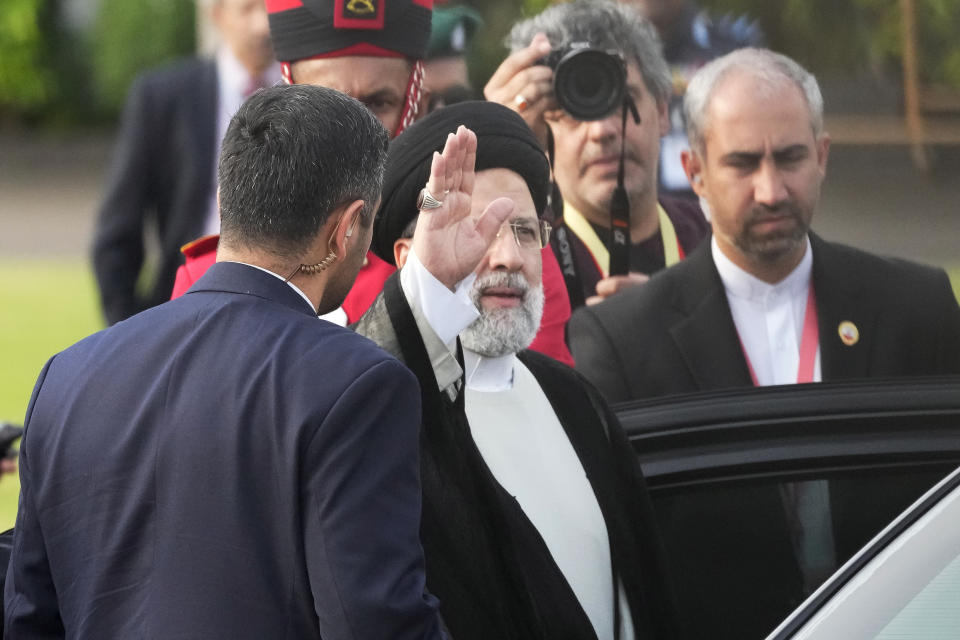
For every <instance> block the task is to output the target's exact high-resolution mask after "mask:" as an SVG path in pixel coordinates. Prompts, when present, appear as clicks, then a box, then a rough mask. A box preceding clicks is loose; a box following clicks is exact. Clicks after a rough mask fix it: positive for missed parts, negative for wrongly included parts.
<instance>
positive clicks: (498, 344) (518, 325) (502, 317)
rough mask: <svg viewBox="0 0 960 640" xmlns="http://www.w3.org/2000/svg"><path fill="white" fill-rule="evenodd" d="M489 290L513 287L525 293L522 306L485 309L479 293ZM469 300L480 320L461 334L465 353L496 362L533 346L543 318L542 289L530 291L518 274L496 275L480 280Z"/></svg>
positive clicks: (475, 282) (531, 288) (499, 273)
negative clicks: (477, 311) (467, 350)
mask: <svg viewBox="0 0 960 640" xmlns="http://www.w3.org/2000/svg"><path fill="white" fill-rule="evenodd" d="M488 287H511V288H514V289H519V290H521V291H523V299H522V301H521V303H520V306H517V307H508V308H502V309H484V308H483V306H482V305H481V303H480V293H481V291H483V290H484V289H486V288H488ZM470 298H471V299H472V300H473V303H474V304H475V305H477V309H479V310H480V317H479V318H477V319H476V320H474V321H473V324H471V325H470V326H469V327H467V328H466V329H464V330H463V331H462V332H461V333H460V341H461V343H462V344H463V347H464V349H469V350H470V351H473V352H475V353H478V354H480V355H482V356H487V357H489V358H495V357H498V356H504V355H507V354H508V353H516V352H518V351H522V350H523V349H526V348H527V347H529V346H530V343H531V342H533V339H534V337H535V336H536V335H537V331H539V330H540V319H541V318H542V317H543V299H544V297H543V285H542V284H537V286H535V287H531V286H530V285H529V284H527V281H526V279H525V278H524V277H523V274H521V273H519V272H512V273H507V272H496V273H491V274H488V275H486V276H483V277H478V278H477V279H476V281H474V283H473V287H471V289H470Z"/></svg>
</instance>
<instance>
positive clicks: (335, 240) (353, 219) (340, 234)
mask: <svg viewBox="0 0 960 640" xmlns="http://www.w3.org/2000/svg"><path fill="white" fill-rule="evenodd" d="M364 204H365V203H364V201H363V200H354V201H353V202H350V203H349V204H345V205H343V206H342V207H340V208H339V209H336V210H334V211H333V213H332V214H331V216H330V217H331V218H335V219H336V220H337V222H336V224H335V226H334V227H333V231H332V232H331V234H330V241H329V245H330V250H331V251H335V252H336V254H337V258H339V259H341V260H342V259H343V257H344V256H346V255H347V245H348V244H349V242H350V238H351V237H352V236H353V235H354V234H355V233H356V231H357V227H359V226H360V218H361V216H362V215H363V205H364Z"/></svg>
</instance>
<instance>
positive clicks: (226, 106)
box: [92, 0, 280, 324]
mask: <svg viewBox="0 0 960 640" xmlns="http://www.w3.org/2000/svg"><path fill="white" fill-rule="evenodd" d="M208 4H209V5H210V6H209V10H210V17H211V20H212V22H213V24H214V25H216V27H217V31H218V33H219V35H220V36H221V39H222V41H223V42H222V46H221V47H220V49H219V50H218V52H217V55H216V56H215V57H214V58H211V59H207V58H195V59H191V60H187V61H184V62H180V63H178V64H175V65H173V66H170V67H167V68H165V69H161V70H158V71H155V72H152V73H148V74H146V75H144V76H142V77H141V78H139V79H138V80H137V81H136V83H135V84H134V85H133V87H132V88H131V90H130V95H129V97H128V99H127V104H126V106H125V108H124V112H123V118H122V122H121V126H120V131H119V133H118V143H117V148H116V151H115V152H114V158H113V166H112V168H111V171H110V177H109V179H108V182H107V186H106V188H105V191H104V198H103V202H102V204H101V206H100V211H99V217H98V220H97V225H96V230H95V237H94V244H93V251H92V254H93V266H94V272H95V274H96V277H97V284H98V286H99V288H100V298H101V305H102V308H103V313H104V316H105V318H106V320H107V322H108V323H109V324H113V323H115V322H119V321H120V320H123V319H125V318H128V317H129V316H132V315H133V314H135V313H137V312H139V311H142V310H143V309H146V308H148V307H152V306H154V305H157V304H160V303H161V302H164V301H165V300H167V299H168V298H169V297H170V291H171V289H172V287H173V279H174V274H175V273H176V270H177V266H178V265H179V263H180V247H181V246H182V245H184V244H186V243H187V242H188V241H190V240H192V239H194V238H196V237H197V236H200V235H202V234H209V233H217V232H218V231H219V220H218V218H217V203H216V190H217V185H216V167H217V150H218V147H219V145H220V140H221V139H222V138H223V133H224V131H226V128H227V123H228V122H229V121H230V117H231V116H232V115H233V114H234V113H235V112H236V110H237V108H239V106H240V104H241V103H242V102H243V100H244V98H246V96H247V95H249V94H250V93H252V91H253V90H255V89H257V88H260V87H264V86H270V85H272V84H274V83H275V82H277V81H279V80H280V69H279V65H278V64H277V63H276V61H275V60H274V59H273V50H272V48H271V46H270V31H269V27H268V23H267V13H266V9H265V7H264V4H263V1H262V0H209V2H208ZM150 236H155V237H156V240H157V242H158V243H159V252H158V254H157V255H156V256H149V257H148V256H147V253H148V252H149V249H148V248H149V243H148V238H149V237H150Z"/></svg>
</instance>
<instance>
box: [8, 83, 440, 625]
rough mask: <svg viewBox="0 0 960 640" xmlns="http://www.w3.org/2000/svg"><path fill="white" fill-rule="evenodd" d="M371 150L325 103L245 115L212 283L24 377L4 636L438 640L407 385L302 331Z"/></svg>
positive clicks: (341, 277) (255, 106) (357, 350)
mask: <svg viewBox="0 0 960 640" xmlns="http://www.w3.org/2000/svg"><path fill="white" fill-rule="evenodd" d="M386 147H387V133H386V131H385V130H384V129H383V127H382V125H381V124H380V123H379V122H378V121H377V119H376V118H375V117H374V116H373V115H372V114H370V113H369V111H367V110H366V109H365V108H364V107H363V106H362V105H361V104H360V103H359V102H356V101H355V100H353V99H351V98H348V97H346V96H344V95H342V94H339V93H337V92H335V91H332V90H330V89H324V88H321V87H313V86H308V85H297V86H288V87H276V88H273V89H267V90H264V91H262V92H259V93H257V94H255V95H254V96H253V97H252V98H251V99H250V100H249V101H248V102H247V103H246V104H245V105H244V106H243V107H241V109H240V111H239V112H238V113H237V115H236V117H235V118H234V119H233V120H232V122H231V125H230V127H229V129H228V131H227V135H226V138H225V141H224V145H223V150H222V154H221V159H220V170H219V178H220V185H221V188H220V193H221V197H220V204H221V214H222V220H223V225H222V228H223V237H222V240H221V243H220V251H219V255H218V262H217V264H215V265H214V266H213V267H212V268H211V269H210V270H209V271H208V272H207V274H206V275H204V277H203V278H201V279H200V280H199V281H198V282H197V283H196V284H195V285H194V286H193V287H192V288H191V290H190V291H189V292H188V293H187V295H184V296H182V297H181V298H178V299H176V300H174V301H171V302H168V303H166V304H163V305H161V306H158V307H155V308H152V309H150V310H147V311H145V312H143V313H141V314H138V315H136V316H134V317H132V318H130V319H128V320H126V321H124V322H121V323H118V324H116V325H114V326H113V327H111V328H110V329H107V330H105V331H102V332H100V333H97V334H95V335H93V336H91V337H89V338H87V339H85V340H83V341H81V342H80V343H78V344H76V345H74V346H73V347H71V348H69V349H67V350H66V351H64V352H62V353H60V354H58V355H56V356H54V357H53V358H52V359H51V360H50V361H49V362H48V363H47V365H46V366H45V367H44V369H43V371H42V372H41V374H40V378H39V381H38V382H37V386H36V388H35V390H34V394H33V398H32V399H31V402H30V406H29V409H28V412H27V417H26V434H25V436H24V438H23V443H22V446H21V483H22V493H21V502H20V509H19V512H18V515H17V526H16V534H15V538H14V548H13V554H12V558H11V563H10V567H9V570H8V574H7V583H6V590H5V597H4V604H5V615H6V623H7V629H6V633H7V635H6V637H8V638H30V639H31V640H33V639H37V638H96V639H97V640H100V639H104V638H205V639H207V638H224V639H228V638H229V639H230V640H236V639H243V638H258V639H259V638H279V637H283V638H298V639H299V638H321V637H322V638H325V639H330V638H334V639H337V638H372V639H380V638H391V639H400V638H411V639H412V638H441V637H443V633H442V631H441V626H442V625H441V622H440V619H439V614H438V613H437V602H436V600H435V599H434V598H433V597H432V596H430V595H429V594H427V593H426V592H425V589H424V566H423V551H422V548H421V546H420V542H419V538H418V533H419V527H420V483H419V476H418V469H419V458H418V445H419V441H418V432H419V419H420V404H419V398H420V393H419V389H418V387H417V383H416V380H415V378H414V377H413V375H412V374H411V373H410V372H409V371H408V370H407V369H406V368H405V367H404V366H403V365H401V364H400V363H399V362H398V361H397V360H395V359H394V358H392V357H391V356H389V355H387V354H386V352H384V351H382V350H380V349H379V348H378V347H376V346H374V345H373V343H371V342H370V341H368V340H367V339H366V338H363V337H361V336H359V335H357V334H354V333H352V332H350V331H348V330H347V329H344V328H341V327H338V326H335V325H333V324H331V323H328V322H326V321H323V320H319V319H318V318H317V314H318V313H322V312H325V311H329V310H330V309H333V308H335V307H336V306H337V305H339V304H340V303H341V302H342V300H343V297H344V295H345V294H346V292H347V291H348V290H349V289H350V286H351V284H352V282H353V278H354V277H355V275H356V273H357V271H358V269H359V268H360V265H361V264H362V262H363V257H364V255H365V253H366V251H367V248H368V246H369V243H370V237H371V233H372V231H371V228H372V221H373V214H374V211H375V210H376V207H377V203H378V201H379V198H380V189H381V186H382V180H383V167H384V159H385V155H386ZM211 372H215V374H214V375H211Z"/></svg>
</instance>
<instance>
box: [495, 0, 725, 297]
mask: <svg viewBox="0 0 960 640" xmlns="http://www.w3.org/2000/svg"><path fill="white" fill-rule="evenodd" d="M508 45H509V47H510V49H511V51H512V53H511V55H510V56H509V57H508V58H507V59H506V60H504V62H503V63H502V64H501V65H500V68H499V69H497V71H496V73H494V75H493V76H492V77H491V79H490V81H489V82H488V83H487V86H486V87H485V88H484V95H485V96H486V98H487V99H488V100H492V101H495V102H499V103H501V104H504V105H506V106H508V107H510V108H511V109H514V110H515V111H517V112H518V113H520V115H521V116H523V118H524V120H525V121H526V122H527V124H528V125H529V126H530V128H531V129H532V130H533V131H534V133H535V134H536V135H537V137H538V138H539V139H540V140H541V142H543V143H544V145H545V146H546V148H548V149H551V150H552V156H553V157H552V163H553V173H554V179H555V181H556V184H557V186H558V187H559V191H560V194H561V195H562V200H563V202H564V204H563V208H562V220H561V219H559V218H561V210H560V207H559V206H556V208H555V211H554V213H555V215H556V216H557V218H558V220H557V221H556V224H555V227H556V232H555V233H554V237H553V239H552V240H551V245H552V246H553V249H554V252H555V253H556V255H557V260H558V261H559V262H560V267H561V269H562V270H563V272H564V276H565V278H566V284H567V290H568V292H569V294H570V301H571V305H572V306H573V307H577V306H580V305H582V304H583V303H584V302H586V303H588V304H590V303H596V302H600V301H602V300H603V299H604V298H606V297H609V296H611V295H613V294H615V293H617V292H618V291H620V290H622V289H624V288H626V287H630V286H633V285H638V284H642V283H644V282H646V281H647V279H648V277H649V275H650V274H652V273H653V272H655V271H659V270H660V269H663V268H664V267H667V266H670V265H672V264H674V263H676V262H678V261H679V260H681V259H682V258H683V257H684V256H685V255H686V254H688V253H689V252H690V251H692V250H693V249H694V248H695V247H696V246H697V244H699V242H700V240H702V239H703V238H704V237H705V236H706V234H707V231H708V228H709V226H708V224H707V221H706V220H705V218H704V216H703V214H702V213H701V211H700V210H699V208H698V207H697V206H696V205H695V204H692V203H690V202H687V201H678V200H671V199H666V198H663V199H659V200H658V195H657V169H658V163H659V154H660V138H661V136H663V135H664V134H665V133H666V132H667V130H668V128H669V120H668V115H667V106H668V102H669V100H670V95H671V91H672V88H671V81H670V74H669V71H668V68H667V64H666V62H665V61H664V58H663V53H662V49H661V46H660V40H659V38H658V37H657V34H656V31H655V30H654V28H653V26H652V25H651V24H650V23H649V22H648V21H646V20H645V19H644V18H642V17H641V16H640V14H639V13H638V12H637V11H636V9H634V8H632V7H630V6H627V5H621V4H617V3H614V2H609V1H607V0H603V1H587V0H578V1H575V2H571V3H568V4H560V5H555V6H552V7H550V8H548V9H546V10H545V11H543V12H542V13H541V14H539V15H537V16H534V17H533V18H530V19H528V20H525V21H523V22H520V23H517V24H516V25H514V27H513V29H512V30H511V32H510V35H509V36H508ZM585 48H590V49H593V50H594V51H595V54H594V55H592V56H591V57H590V59H589V60H588V59H587V57H586V56H584V57H583V59H582V61H580V62H574V61H573V57H572V56H571V55H570V54H571V53H574V52H576V51H577V50H579V49H585ZM596 54H605V55H596ZM610 60H622V63H620V64H621V65H622V67H623V69H624V72H625V73H624V75H623V79H622V80H621V82H622V85H623V89H624V91H625V95H626V97H628V98H629V99H630V100H632V102H633V104H634V105H635V107H636V113H637V115H638V116H639V122H637V121H636V120H635V119H634V118H632V117H626V118H625V120H626V122H625V124H624V115H625V114H624V113H623V109H622V108H621V105H620V104H614V105H613V107H612V109H611V110H610V111H609V112H608V113H605V114H603V115H602V117H597V116H596V115H595V114H593V115H591V114H587V115H586V116H585V115H583V114H579V113H578V115H576V116H575V115H572V114H571V113H570V107H569V106H568V107H566V108H562V107H561V105H560V102H558V98H559V99H560V100H561V101H562V100H563V99H564V98H565V97H566V98H573V102H577V100H576V99H577V98H583V99H584V100H583V101H586V102H591V98H592V97H595V98H596V100H595V101H596V102H600V103H602V102H604V100H605V99H606V98H608V97H609V95H610V93H611V92H612V91H613V87H611V86H610V83H609V82H607V73H608V71H607V67H608V66H610V63H609V61H610ZM568 61H569V62H568ZM550 65H553V67H557V68H559V67H562V66H565V65H567V68H566V69H565V70H564V73H568V75H569V76H570V78H571V79H570V81H569V82H564V83H561V91H562V94H561V95H558V94H557V92H556V91H555V75H556V74H555V71H554V68H553V67H551V66H550ZM591 90H595V92H596V96H590V95H588V94H589V92H590V91H591ZM568 102H569V101H568ZM565 104H567V103H565ZM587 118H591V119H587ZM593 118H596V119H593ZM621 144H622V145H623V147H622V151H623V162H624V166H623V169H624V180H623V183H624V185H623V186H624V187H625V190H626V195H627V198H628V202H629V210H628V215H625V218H627V219H625V220H623V224H624V225H626V226H628V229H627V230H628V232H629V233H628V238H629V242H628V252H629V273H627V274H625V275H613V276H611V275H610V254H609V251H608V239H609V238H610V236H611V231H610V230H611V226H612V225H611V201H612V198H613V193H614V189H615V187H616V186H617V175H618V171H619V169H620V162H621Z"/></svg>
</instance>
